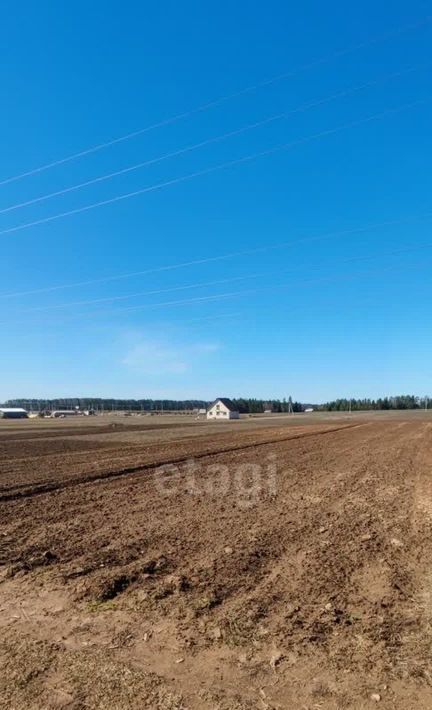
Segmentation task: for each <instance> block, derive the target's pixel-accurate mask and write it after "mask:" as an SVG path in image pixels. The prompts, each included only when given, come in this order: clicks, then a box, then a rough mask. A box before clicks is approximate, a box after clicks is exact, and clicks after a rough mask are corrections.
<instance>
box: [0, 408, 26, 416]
mask: <svg viewBox="0 0 432 710" xmlns="http://www.w3.org/2000/svg"><path fill="white" fill-rule="evenodd" d="M0 419H28V414H27V412H26V410H25V409H21V407H1V408H0Z"/></svg>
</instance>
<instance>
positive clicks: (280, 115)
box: [0, 62, 431, 214]
mask: <svg viewBox="0 0 432 710" xmlns="http://www.w3.org/2000/svg"><path fill="white" fill-rule="evenodd" d="M430 66H431V63H430V62H429V63H428V64H422V65H419V66H415V67H409V68H406V69H402V70H401V71H398V72H392V73H390V74H385V75H384V76H381V77H378V78H377V79H372V80H371V81H367V82H363V83H361V84H357V85H356V86H353V87H349V88H348V89H344V90H342V91H339V92H337V93H335V94H330V95H329V96H325V97H323V98H321V99H314V100H313V101H308V102H306V103H304V104H301V105H300V106H298V107H296V108H293V109H290V110H289V111H284V112H282V113H278V114H274V115H272V116H267V117H266V118H264V119H262V120H260V121H255V122H254V123H249V124H246V125H245V126H241V127H240V128H237V129H235V130H232V131H228V132H226V133H223V134H220V135H218V136H212V137H210V138H207V139H205V140H203V141H200V142H198V143H193V144H191V145H188V146H185V147H184V148H180V149H178V150H175V151H171V152H168V153H164V154H162V155H159V156H157V157H155V158H150V159H148V160H145V161H141V162H139V163H135V164H134V165H129V166H128V167H125V168H122V169H121V170H116V171H114V172H111V173H105V174H104V175H100V176H98V177H96V178H92V179H90V180H85V181H84V182H81V183H77V184H75V185H71V186H69V187H65V188H63V189H61V190H56V191H54V192H50V193H48V194H45V195H40V196H39V197H34V198H33V199H31V200H26V201H25V202H19V203H16V204H14V205H10V206H9V207H4V208H3V209H0V214H5V213H7V212H12V211H13V210H17V209H21V208H23V207H29V206H30V205H34V204H37V203H40V202H45V201H46V200H50V199H52V198H54V197H60V196H62V195H66V194H68V193H70V192H76V191H77V190H80V189H82V188H84V187H89V186H90V185H95V184H97V183H100V182H104V181H106V180H111V179H112V178H115V177H119V176H120V175H125V174H127V173H130V172H133V171H135V170H139V169H142V168H145V167H149V166H150V165H155V164H156V163H160V162H162V161H164V160H168V159H170V158H175V157H178V156H180V155H184V154H186V153H190V152H192V151H194V150H198V149H199V148H204V147H205V146H207V145H211V144H212V143H217V142H220V141H223V140H226V139H228V138H233V137H234V136H238V135H241V134H242V133H246V132H247V131H251V130H254V129H256V128H260V127H262V126H265V125H268V124H270V123H274V122H275V121H280V120H282V119H285V118H288V117H289V116H293V115H295V114H297V113H303V112H305V111H308V110H310V109H312V108H316V107H317V106H322V105H324V104H327V103H330V102H331V101H335V100H336V99H339V98H343V97H345V96H349V95H351V94H353V93H356V92H357V91H361V90H363V89H367V88H370V87H372V86H376V85H377V84H379V83H381V82H384V81H389V80H391V79H395V78H398V77H401V76H404V75H406V74H411V73H413V72H415V71H421V70H422V69H426V68H429V67H430Z"/></svg>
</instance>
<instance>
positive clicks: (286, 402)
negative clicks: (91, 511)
mask: <svg viewBox="0 0 432 710" xmlns="http://www.w3.org/2000/svg"><path fill="white" fill-rule="evenodd" d="M232 402H233V404H234V406H235V407H236V409H238V411H239V412H240V413H241V414H260V413H263V412H265V411H268V410H270V411H272V412H276V413H283V412H290V411H293V412H302V411H304V410H305V409H306V408H308V407H312V408H313V409H316V410H319V411H325V412H347V411H349V410H350V409H351V410H352V411H353V412H354V411H366V410H391V409H424V408H425V406H426V404H427V402H428V398H427V397H416V396H414V395H398V396H397V397H383V398H378V399H351V400H349V399H335V400H333V401H331V402H325V403H324V404H304V403H303V404H302V403H301V402H293V401H292V399H291V397H289V398H288V399H286V398H284V399H255V398H245V397H240V398H237V399H232ZM208 404H210V402H207V401H206V400H204V399H184V400H177V399H109V398H101V397H66V398H61V399H10V400H8V401H7V402H5V403H4V405H3V406H5V407H23V408H24V409H27V410H33V411H42V410H53V409H74V408H75V407H78V408H79V409H82V410H84V409H95V410H97V411H123V410H126V411H128V410H130V411H136V412H139V411H142V412H162V411H169V412H187V411H189V412H190V411H193V410H194V409H205V408H206V407H207V406H208ZM430 406H431V408H432V399H431V404H430Z"/></svg>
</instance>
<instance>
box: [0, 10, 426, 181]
mask: <svg viewBox="0 0 432 710" xmlns="http://www.w3.org/2000/svg"><path fill="white" fill-rule="evenodd" d="M431 21H432V15H426V16H425V17H423V18H421V19H420V20H418V21H416V22H413V23H409V24H406V25H402V26H401V27H397V28H395V29H393V30H389V31H388V32H385V33H383V34H380V35H377V36H375V37H372V38H370V39H366V40H364V41H362V42H359V43H358V44H354V45H350V46H348V47H345V48H343V49H340V50H337V51H335V52H333V53H331V54H327V55H324V56H322V57H320V58H318V59H314V60H312V61H310V62H307V63H305V64H301V65H300V66H298V67H294V68H293V69H291V70H289V71H287V72H284V73H282V74H278V75H276V76H273V77H271V78H269V79H265V80H263V81H260V82H257V83H256V84H253V85H252V86H246V87H244V88H243V89H240V90H238V91H234V92H231V93H228V94H225V95H224V96H221V97H219V98H217V99H213V100H211V101H208V102H207V103H204V104H202V105H200V106H198V107H195V108H193V109H190V110H188V111H183V112H180V113H177V114H174V115H173V116H170V117H169V118H166V119H163V120H161V121H158V122H156V123H153V124H150V125H148V126H145V127H144V128H139V129H138V130H136V131H131V132H130V133H126V134H124V135H121V136H118V137H117V138H113V139H111V140H108V141H105V142H103V143H99V144H97V145H94V146H91V147H89V148H85V149H83V150H80V151H78V152H76V153H71V154H70V155H67V156H65V157H63V158H60V159H58V160H53V161H51V162H48V163H45V164H43V165H40V166H38V167H36V168H32V169H30V170H26V171H24V172H22V173H19V174H18V175H13V176H11V177H8V178H5V179H3V180H1V181H0V186H1V185H7V184H9V183H11V182H16V181H17V180H21V179H23V178H25V177H30V176H31V175H35V174H37V173H41V172H43V171H45V170H49V169H50V168H54V167H57V166H60V165H64V164H65V163H68V162H70V161H72V160H77V159H79V158H83V157H85V156H86V155H90V154H92V153H96V152H98V151H100V150H104V149H105V148H109V147H110V146H113V145H116V144H118V143H122V142H124V141H127V140H130V139H131V138H136V137H138V136H140V135H143V134H145V133H148V132H149V131H153V130H155V129H157V128H162V127H164V126H168V125H170V124H173V123H177V122H178V121H180V120H182V119H186V118H190V117H191V116H194V115H196V114H200V113H202V112H204V111H208V110H209V109H211V108H214V107H215V106H218V105H220V104H223V103H225V102H226V101H230V100H232V99H235V98H238V97H240V96H244V95H245V94H249V93H251V92H253V91H257V90H258V89H262V88H265V87H267V86H271V85H272V84H276V83H277V82H280V81H285V80H286V79H289V78H291V77H293V76H295V75H296V74H299V73H301V72H304V71H307V70H309V69H314V68H315V67H318V66H321V65H324V64H327V63H328V62H331V61H333V60H334V59H338V58H339V57H343V56H346V55H349V54H351V53H353V52H356V51H358V50H361V49H364V48H366V47H369V46H372V45H374V44H378V43H380V42H385V41H386V40H388V39H392V38H393V37H398V36H400V35H402V34H405V33H406V32H411V31H413V30H417V29H420V28H421V27H424V26H426V25H428V24H430V22H431Z"/></svg>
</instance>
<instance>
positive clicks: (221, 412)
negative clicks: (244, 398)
mask: <svg viewBox="0 0 432 710" xmlns="http://www.w3.org/2000/svg"><path fill="white" fill-rule="evenodd" d="M239 417H240V415H239V413H238V412H231V411H230V410H229V409H228V407H225V405H224V404H223V402H219V403H217V402H216V404H215V405H213V407H212V408H211V409H209V410H208V412H207V419H217V420H218V421H221V422H222V421H226V420H227V419H239Z"/></svg>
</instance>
